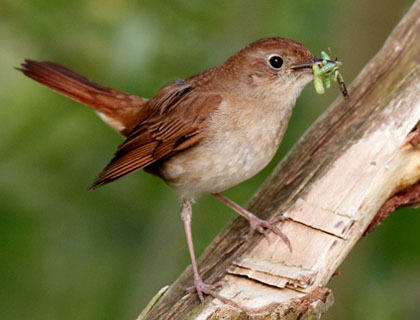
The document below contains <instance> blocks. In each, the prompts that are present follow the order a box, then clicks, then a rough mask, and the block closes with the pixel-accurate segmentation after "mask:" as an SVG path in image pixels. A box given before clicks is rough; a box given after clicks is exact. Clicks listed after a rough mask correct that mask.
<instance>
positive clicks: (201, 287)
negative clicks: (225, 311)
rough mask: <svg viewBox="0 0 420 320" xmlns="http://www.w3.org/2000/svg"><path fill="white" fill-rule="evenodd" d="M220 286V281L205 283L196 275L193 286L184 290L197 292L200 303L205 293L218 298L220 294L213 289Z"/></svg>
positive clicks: (221, 284)
mask: <svg viewBox="0 0 420 320" xmlns="http://www.w3.org/2000/svg"><path fill="white" fill-rule="evenodd" d="M222 286H223V283H222V282H220V281H219V282H216V283H215V284H207V283H205V282H204V281H203V280H202V279H201V278H200V277H197V278H194V286H192V287H189V288H187V289H186V290H187V292H188V293H193V292H197V295H198V298H199V299H200V301H201V303H203V302H204V295H205V294H206V295H209V296H212V297H213V298H216V299H219V300H220V296H219V295H218V294H217V293H216V292H215V291H214V290H215V289H216V288H219V287H222Z"/></svg>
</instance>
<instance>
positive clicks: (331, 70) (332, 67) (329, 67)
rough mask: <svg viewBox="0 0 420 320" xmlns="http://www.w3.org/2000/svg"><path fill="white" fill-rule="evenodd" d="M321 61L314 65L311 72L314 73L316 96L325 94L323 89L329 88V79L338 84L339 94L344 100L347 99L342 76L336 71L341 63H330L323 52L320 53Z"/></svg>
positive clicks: (327, 56) (328, 57)
mask: <svg viewBox="0 0 420 320" xmlns="http://www.w3.org/2000/svg"><path fill="white" fill-rule="evenodd" d="M321 57H322V61H321V62H320V63H317V64H314V65H313V66H312V70H313V73H314V86H315V91H316V92H317V93H318V94H323V93H324V92H325V89H324V83H325V87H326V88H327V89H328V88H329V87H331V78H332V80H334V81H336V82H338V85H339V86H340V90H341V93H342V94H343V96H344V98H346V99H347V98H348V92H347V88H346V85H345V83H344V79H343V76H342V75H341V73H340V72H339V71H338V69H339V68H340V66H341V65H342V63H341V62H340V61H337V60H335V61H332V60H331V59H330V56H329V55H328V54H327V53H326V52H325V51H321Z"/></svg>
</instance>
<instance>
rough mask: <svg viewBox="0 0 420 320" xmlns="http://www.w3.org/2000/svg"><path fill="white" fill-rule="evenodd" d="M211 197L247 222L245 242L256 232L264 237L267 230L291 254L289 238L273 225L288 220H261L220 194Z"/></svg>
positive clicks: (279, 218) (280, 218)
mask: <svg viewBox="0 0 420 320" xmlns="http://www.w3.org/2000/svg"><path fill="white" fill-rule="evenodd" d="M212 195H213V196H215V197H216V198H217V199H219V200H220V201H222V202H223V203H225V204H227V205H228V206H229V207H231V208H232V209H233V210H235V211H236V212H237V213H239V214H240V215H241V216H243V217H244V218H245V219H247V220H248V222H249V227H250V228H249V232H248V236H247V240H249V239H250V238H251V236H252V235H253V234H254V232H255V231H258V232H259V233H261V234H263V235H264V236H265V235H267V229H269V230H271V231H273V232H274V233H275V234H277V235H278V236H280V238H281V239H282V240H283V242H284V243H285V244H286V245H287V246H288V247H289V250H290V252H292V246H291V244H290V240H289V238H288V237H287V236H286V235H285V234H284V233H283V232H281V230H280V229H279V228H278V227H277V226H276V225H275V223H277V222H280V221H284V220H287V219H288V218H283V217H277V218H274V219H272V220H263V219H260V218H258V217H257V216H256V215H254V214H253V213H251V212H249V211H248V210H246V209H244V208H242V207H241V206H240V205H238V204H236V203H235V202H233V201H232V200H230V199H228V198H226V197H225V196H224V195H222V194H221V193H212Z"/></svg>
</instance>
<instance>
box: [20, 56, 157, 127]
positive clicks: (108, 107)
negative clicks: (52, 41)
mask: <svg viewBox="0 0 420 320" xmlns="http://www.w3.org/2000/svg"><path fill="white" fill-rule="evenodd" d="M16 69H17V70H20V71H22V72H23V73H24V74H25V75H26V76H28V77H30V78H32V79H34V80H35V81H38V82H39V83H41V84H43V85H45V86H47V87H49V88H51V89H53V90H55V91H57V92H59V93H61V94H63V95H65V96H67V97H69V98H72V99H74V100H76V101H79V102H81V103H84V104H86V105H88V106H90V107H92V108H93V109H95V110H96V111H98V112H100V115H101V118H102V119H103V120H104V121H105V122H107V124H109V125H110V126H112V127H113V128H114V129H116V130H118V131H120V132H121V133H122V134H123V135H128V133H129V132H130V131H131V130H132V129H133V128H134V126H135V125H136V124H138V123H140V122H141V121H142V120H144V119H145V118H146V117H147V116H148V113H149V112H148V110H147V109H146V108H145V107H144V105H145V103H146V102H147V99H144V98H141V97H137V96H134V95H131V94H127V93H124V92H122V91H118V90H115V89H112V88H108V87H104V86H101V85H99V84H97V83H95V82H92V81H90V80H89V79H87V78H85V77H83V76H81V75H79V74H77V73H76V72H73V71H71V70H69V69H67V68H64V67H62V66H60V65H58V64H55V63H52V62H48V61H34V60H29V59H25V62H24V63H22V64H21V67H20V68H16Z"/></svg>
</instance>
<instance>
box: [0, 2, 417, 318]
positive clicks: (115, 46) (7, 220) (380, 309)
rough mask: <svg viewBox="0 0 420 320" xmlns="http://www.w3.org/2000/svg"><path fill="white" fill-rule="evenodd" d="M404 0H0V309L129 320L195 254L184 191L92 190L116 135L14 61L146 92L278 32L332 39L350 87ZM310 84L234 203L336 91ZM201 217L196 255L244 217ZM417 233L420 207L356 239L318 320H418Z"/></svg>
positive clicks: (135, 186) (207, 211) (210, 212)
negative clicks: (53, 65) (186, 227)
mask: <svg viewBox="0 0 420 320" xmlns="http://www.w3.org/2000/svg"><path fill="white" fill-rule="evenodd" d="M411 3H412V1H411V0H402V1H393V0H371V1H364V0H354V1H344V0H341V1H325V0H319V1H309V0H303V1H293V0H284V1H273V0H262V1H251V0H241V1H239V0H232V1H221V0H215V1H187V0H167V1H151V0H150V1H146V0H143V1H140V0H139V1H134V0H130V1H128V0H127V1H109V0H84V1H82V0H79V1H76V0H74V1H64V0H56V1H52V0H37V1H23V0H0V118H1V120H2V125H1V126H0V136H1V140H0V178H1V179H0V212H1V214H0V261H1V262H0V284H1V286H0V318H1V319H4V320H6V319H25V318H26V319H33V320H37V319H43V320H45V319H63V320H65V319H90V320H91V319H135V317H136V316H137V314H138V313H139V312H140V310H142V308H143V307H144V306H145V304H146V302H147V301H149V300H150V298H151V297H152V296H153V295H154V294H155V293H156V292H157V291H158V289H159V288H161V287H162V286H164V285H165V284H168V283H171V282H172V281H173V280H174V279H175V278H176V277H177V276H178V275H179V274H180V273H181V272H182V271H183V270H184V268H185V267H186V266H187V265H188V264H189V263H190V261H189V257H188V252H187V248H186V242H185V237H184V233H183V228H182V223H181V221H180V219H179V207H178V200H177V197H176V195H175V193H174V192H173V191H172V190H170V189H169V188H168V187H166V186H165V184H164V183H163V182H161V181H160V180H159V179H156V178H154V177H151V176H149V175H147V174H145V173H143V172H140V173H136V174H132V175H130V176H128V177H126V178H124V179H121V180H120V181H117V182H115V183H113V184H111V185H109V186H106V187H103V188H100V189H99V190H95V191H91V192H88V191H87V187H88V186H89V184H90V183H91V182H92V181H93V179H94V178H95V177H96V175H97V174H98V173H99V172H100V170H101V169H102V167H103V166H104V165H105V164H106V163H107V161H108V160H109V159H110V157H111V155H112V154H113V151H114V150H115V147H116V145H118V144H119V143H120V142H121V141H122V139H121V137H120V136H118V134H116V133H114V132H113V131H112V130H110V129H109V128H108V127H106V126H105V125H104V124H103V123H102V122H101V121H100V120H98V119H97V118H96V117H95V115H94V113H93V112H92V111H91V110H89V109H88V108H86V107H85V106H82V105H80V104H77V103H75V102H73V101H71V100H69V99H67V98H64V97H62V96H59V95H58V94H55V93H53V92H52V91H50V90H48V89H46V88H44V87H41V86H40V85H39V84H36V83H35V82H34V81H32V80H29V79H27V78H25V77H24V76H23V75H22V74H20V73H19V72H17V71H15V70H14V69H13V68H12V67H13V66H18V65H19V63H20V62H21V61H22V60H23V59H24V58H32V59H38V60H51V61H55V62H58V63H61V64H63V65H65V66H68V67H69V68H72V69H75V70H76V71H79V72H80V73H82V74H85V75H87V76H89V77H90V78H92V79H94V80H95V81H97V82H99V83H102V84H104V85H108V86H112V87H116V88H119V89H121V90H124V91H128V92H130V93H133V94H138V95H142V96H145V97H151V96H153V95H154V93H156V91H157V90H158V89H159V88H160V87H162V86H163V85H165V84H166V83H168V82H171V81H173V80H174V79H176V78H182V77H187V76H189V75H191V74H193V73H196V72H198V71H201V70H204V69H206V68H208V67H211V66H214V65H217V64H220V63H222V62H223V61H224V60H225V59H226V58H227V57H228V56H230V55H231V54H232V53H234V52H235V51H237V50H238V49H240V48H242V47H243V46H245V45H246V44H247V43H249V42H251V41H254V40H256V39H258V38H261V37H266V36H274V35H278V36H283V37H289V38H293V39H295V40H298V41H300V42H302V43H304V44H306V46H307V47H308V48H310V50H311V51H312V52H313V53H319V52H320V51H321V50H323V49H326V48H328V47H330V48H331V49H332V51H333V56H335V55H337V56H338V57H339V58H340V60H341V61H343V62H344V65H343V67H342V69H341V70H342V73H343V75H344V77H345V79H346V80H347V83H350V82H351V80H352V79H353V78H354V77H355V76H356V75H357V74H358V72H359V71H360V70H361V68H362V67H363V66H364V65H365V64H366V63H367V62H368V61H369V59H370V58H371V57H372V56H373V55H374V54H375V53H376V52H377V50H378V49H379V48H380V47H381V46H382V44H383V42H384V40H385V39H386V37H387V36H388V34H389V33H390V32H391V30H392V29H393V28H394V26H395V25H396V23H397V22H398V21H399V20H400V19H401V17H402V16H403V14H404V13H405V12H406V11H407V10H408V8H409V6H410V5H411ZM311 86H312V85H309V86H308V88H307V89H305V91H304V92H303V94H302V96H301V98H300V99H299V100H298V103H297V107H296V109H295V113H294V115H293V118H292V120H291V124H290V126H289V129H288V131H287V134H286V137H285V140H284V142H283V144H282V146H281V149H280V150H279V152H278V155H277V156H276V159H275V160H274V161H273V162H272V163H271V164H270V165H269V167H268V168H266V169H265V170H264V171H263V172H261V173H260V174H259V175H258V176H256V177H255V178H253V179H251V180H249V181H247V182H245V183H242V184H241V185H240V186H237V187H235V188H233V189H231V190H229V191H227V192H226V194H227V195H228V196H230V197H231V198H232V199H234V200H236V201H238V202H239V203H244V202H245V201H246V200H247V199H248V198H249V197H250V196H251V195H252V194H253V192H254V191H255V190H256V189H257V188H258V186H259V185H260V184H261V183H262V181H263V180H264V179H265V178H266V177H267V175H268V174H269V172H270V171H271V170H272V169H273V168H274V166H275V164H276V163H278V161H279V160H280V159H281V158H282V156H284V154H285V153H286V152H287V150H289V149H290V148H291V147H292V146H293V144H294V143H295V142H296V141H297V139H298V138H299V137H300V136H301V135H302V134H303V132H304V131H305V130H306V129H307V128H308V127H309V126H310V125H311V123H313V121H314V120H315V119H316V118H317V117H318V116H319V115H320V114H321V113H322V111H323V110H325V109H326V107H327V106H328V105H329V104H330V103H331V102H332V100H333V99H334V98H335V97H337V96H338V95H339V91H338V88H336V87H334V88H333V89H331V90H328V92H327V94H325V95H324V96H318V95H317V94H315V92H314V90H313V88H312V87H311ZM350 94H351V92H350ZM194 213H195V214H194V220H193V233H194V237H195V241H196V249H197V252H198V253H200V252H202V250H203V249H204V248H205V247H206V246H207V245H208V244H209V243H210V241H211V240H212V238H214V237H215V235H216V234H217V233H218V232H219V231H220V230H221V229H222V228H223V227H224V226H225V225H226V224H227V223H228V222H229V221H230V220H231V219H232V218H233V217H234V216H235V214H234V213H233V212H232V211H231V210H230V209H228V208H227V207H225V206H223V205H222V204H220V203H219V202H218V201H217V200H215V199H211V198H210V197H203V198H202V199H200V201H199V202H198V204H197V205H195V207H194ZM419 228H420V217H419V216H418V211H415V210H401V211H399V212H398V213H395V214H393V215H392V216H391V217H390V218H389V219H388V220H387V221H386V222H385V223H384V224H383V225H382V226H381V227H380V228H378V229H377V230H376V231H375V232H374V233H373V234H372V235H369V236H368V237H366V238H365V239H363V240H362V241H360V243H359V244H358V245H357V246H356V248H355V249H354V250H353V251H352V252H351V254H350V256H349V257H348V258H347V259H346V260H345V262H344V264H343V265H342V266H341V267H340V269H341V271H342V274H341V275H340V276H337V277H335V278H334V279H333V280H332V281H331V283H330V285H329V286H330V287H331V288H332V289H334V294H335V297H336V302H335V304H334V306H333V308H332V309H331V310H330V311H329V312H328V314H327V315H326V316H325V318H326V319H373V320H374V319H381V320H384V319H395V318H397V317H398V318H399V319H414V318H417V317H418V315H419V314H420V290H419V287H420V267H419V265H420V250H419V247H418V237H417V235H418V230H419Z"/></svg>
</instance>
